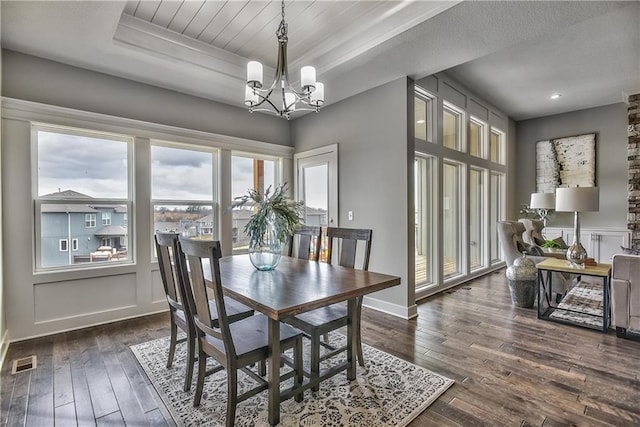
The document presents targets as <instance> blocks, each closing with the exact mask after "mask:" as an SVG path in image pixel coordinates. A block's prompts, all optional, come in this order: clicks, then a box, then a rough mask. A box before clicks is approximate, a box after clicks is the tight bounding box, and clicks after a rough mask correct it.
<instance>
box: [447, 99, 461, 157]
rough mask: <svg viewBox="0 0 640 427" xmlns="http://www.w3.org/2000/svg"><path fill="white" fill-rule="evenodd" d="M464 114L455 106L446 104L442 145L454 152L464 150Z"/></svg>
mask: <svg viewBox="0 0 640 427" xmlns="http://www.w3.org/2000/svg"><path fill="white" fill-rule="evenodd" d="M463 123H464V113H463V112H462V111H461V110H460V109H458V108H457V107H456V106H454V105H453V104H450V103H448V102H445V103H444V106H443V111H442V145H444V146H445V147H447V148H452V149H454V150H458V151H461V150H464V139H463V133H462V124H463Z"/></svg>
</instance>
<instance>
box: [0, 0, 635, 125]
mask: <svg viewBox="0 0 640 427" xmlns="http://www.w3.org/2000/svg"><path fill="white" fill-rule="evenodd" d="M1 7H2V23H1V29H2V33H1V35H2V47H3V48H6V49H11V50H15V51H19V52H24V53H27V54H30V55H35V56H40V57H43V58H47V59H51V60H55V61H59V62H63V63H68V64H71V65H75V66H78V67H83V68H87V69H91V70H94V71H100V72H103V73H107V74H112V75H116V76H121V77H125V78H129V79H132V80H136V81H140V82H145V83H149V84H153V85H156V86H160V87H166V88H169V89H172V90H176V91H180V92H184V93H188V94H191V95H196V96H200V97H203V98H208V99H212V100H216V101H220V102H224V103H228V104H231V105H237V106H241V105H242V101H243V93H244V89H243V86H244V79H245V66H246V62H247V61H248V60H250V59H257V60H260V61H262V62H263V63H264V64H265V65H266V66H270V67H273V66H274V62H275V59H276V48H277V41H276V36H275V31H276V29H277V27H278V23H279V21H280V12H281V10H280V3H279V2H277V1H275V2H273V1H255V0H254V1H244V0H243V1H240V0H234V1H212V0H207V1H203V0H187V1H173V0H171V1H167V0H162V1H157V0H155V1H152V0H144V1H137V0H135V1H131V2H108V1H69V2H63V1H43V2H38V1H6V0H3V1H2V3H1ZM286 21H287V24H288V26H289V66H290V72H291V73H292V76H293V75H297V73H298V70H299V68H300V66H302V65H314V66H315V67H316V68H317V69H318V80H320V81H323V82H324V83H325V87H326V97H327V102H328V103H332V102H336V101H339V100H341V99H344V98H346V97H349V96H352V95H354V94H356V93H359V92H362V91H364V90H367V89H369V88H372V87H375V86H377V85H380V84H383V83H386V82H388V81H391V80H393V79H396V78H398V77H401V76H406V75H408V76H410V77H412V78H414V79H419V78H421V77H425V76H427V75H430V74H433V73H435V72H439V71H444V70H448V71H449V72H450V74H451V75H452V76H453V77H455V78H456V79H458V80H459V81H460V82H461V83H463V84H465V85H466V86H467V87H469V88H470V89H471V90H473V91H475V92H476V93H478V95H480V96H481V97H483V98H485V99H486V100H488V101H489V102H491V103H493V104H494V105H495V106H496V107H498V108H500V109H502V110H503V111H504V112H505V113H507V114H508V115H510V116H511V117H513V118H514V119H516V120H522V119H528V118H533V117H540V116H545V115H550V114H557V113H561V112H566V111H573V110H577V109H581V108H588V107H593V106H598V105H607V104H611V103H615V102H621V101H622V100H623V93H627V94H631V93H639V92H640V25H639V24H638V23H639V22H640V2H636V1H634V2H608V1H605V2H575V1H573V2H571V1H563V2H515V1H514V2H482V1H481V2H475V1H474V2H463V3H458V2H454V1H440V2H435V1H326V0H325V1H322V0H316V1H308V0H295V1H291V2H287V4H286ZM268 71H269V69H267V73H268ZM267 75H268V74H267ZM552 92H560V93H562V95H563V96H562V97H561V98H560V99H558V100H556V101H551V100H550V99H549V95H550V94H551V93H552Z"/></svg>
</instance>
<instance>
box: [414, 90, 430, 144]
mask: <svg viewBox="0 0 640 427" xmlns="http://www.w3.org/2000/svg"><path fill="white" fill-rule="evenodd" d="M433 104H434V97H433V96H432V95H430V94H429V93H428V92H426V91H425V90H423V89H420V88H416V95H415V101H414V116H415V117H414V118H415V121H416V123H415V137H416V139H419V140H421V141H428V142H433Z"/></svg>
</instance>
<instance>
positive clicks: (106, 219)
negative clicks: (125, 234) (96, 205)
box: [102, 212, 111, 225]
mask: <svg viewBox="0 0 640 427" xmlns="http://www.w3.org/2000/svg"><path fill="white" fill-rule="evenodd" d="M102 225H111V212H102Z"/></svg>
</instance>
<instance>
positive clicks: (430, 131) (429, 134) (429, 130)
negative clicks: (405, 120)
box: [414, 86, 438, 143]
mask: <svg viewBox="0 0 640 427" xmlns="http://www.w3.org/2000/svg"><path fill="white" fill-rule="evenodd" d="M414 96H415V98H418V99H420V100H422V101H424V103H425V120H426V121H427V123H426V124H425V125H426V132H425V138H426V142H429V143H433V142H435V132H434V128H437V126H436V123H437V120H436V118H435V114H434V113H435V111H436V109H435V108H434V106H435V105H437V103H438V100H437V98H436V96H435V95H433V94H431V93H430V92H428V91H426V90H424V89H423V88H421V87H419V86H416V88H415V95H414ZM414 102H415V101H414ZM415 124H416V125H418V124H420V123H418V122H417V120H416V123H415ZM414 136H415V135H414ZM416 139H418V140H419V141H422V139H419V138H417V137H416Z"/></svg>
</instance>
